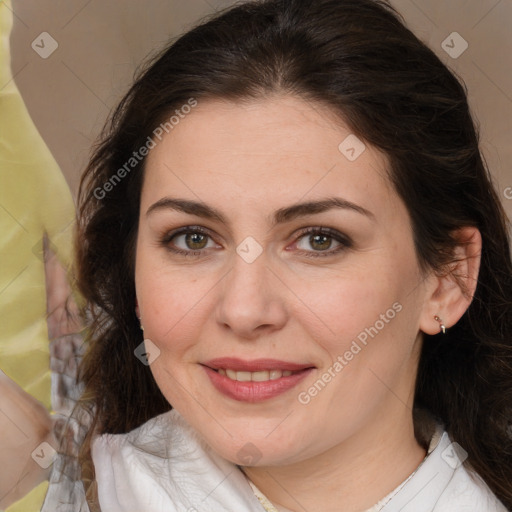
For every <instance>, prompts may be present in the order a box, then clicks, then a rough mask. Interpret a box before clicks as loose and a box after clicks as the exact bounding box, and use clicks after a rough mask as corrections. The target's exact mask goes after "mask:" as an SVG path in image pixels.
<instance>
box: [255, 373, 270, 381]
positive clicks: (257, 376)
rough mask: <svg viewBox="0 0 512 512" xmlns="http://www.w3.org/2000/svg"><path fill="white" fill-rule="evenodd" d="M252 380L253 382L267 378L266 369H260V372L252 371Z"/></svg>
mask: <svg viewBox="0 0 512 512" xmlns="http://www.w3.org/2000/svg"><path fill="white" fill-rule="evenodd" d="M251 377H252V380H253V381H255V382H263V381H265V380H269V372H268V371H262V372H252V375H251Z"/></svg>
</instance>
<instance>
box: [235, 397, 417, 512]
mask: <svg viewBox="0 0 512 512" xmlns="http://www.w3.org/2000/svg"><path fill="white" fill-rule="evenodd" d="M387 405H389V404H387ZM395 409H397V408H396V407H395ZM394 412H395V413H396V414H389V409H388V411H387V414H386V415H383V414H380V415H378V416H377V417H376V418H374V421H370V422H368V423H367V426H366V427H365V428H364V429H362V430H359V431H358V432H356V433H355V434H354V435H353V436H351V437H350V438H349V439H346V440H345V441H343V442H342V443H340V444H339V445H337V446H335V447H333V448H331V449H330V450H329V451H327V452H324V453H321V454H319V455H317V456H315V457H314V458H310V459H308V460H304V461H300V462H297V463H294V464H290V465H287V466H277V467H275V466H267V467H246V468H244V472H245V474H246V475H247V476H248V477H249V479H250V480H252V482H253V483H254V484H255V485H256V486H257V487H258V488H259V489H260V490H261V492H262V493H263V494H265V496H267V498H268V499H269V500H270V501H271V502H272V503H273V504H274V505H275V506H276V507H278V508H279V507H283V508H286V509H289V510H291V511H293V512H303V511H306V510H323V511H324V512H338V511H339V510H340V504H343V511H344V512H361V511H364V510H367V509H369V508H371V507H372V506H373V505H375V504H376V503H377V502H379V501H380V500H381V499H383V498H384V497H385V496H387V495H388V494H389V493H390V492H392V491H393V490H394V489H395V488H396V487H397V486H398V485H400V484H401V483H402V482H403V481H404V480H405V479H407V477H408V476H409V475H410V474H411V473H412V472H413V471H414V470H415V469H416V468H417V467H418V466H419V464H420V463H421V462H422V460H423V459H424V458H425V455H426V452H425V450H424V449H423V448H422V447H421V446H420V445H419V444H418V442H417V441H416V439H415V437H414V426H413V421H412V414H411V411H410V410H409V409H406V408H405V407H403V404H401V411H396V410H395V411H394ZM400 413H401V414H400ZM397 414H398V416H397ZM384 418H388V419H389V420H388V421H387V423H386V424H383V419H384Z"/></svg>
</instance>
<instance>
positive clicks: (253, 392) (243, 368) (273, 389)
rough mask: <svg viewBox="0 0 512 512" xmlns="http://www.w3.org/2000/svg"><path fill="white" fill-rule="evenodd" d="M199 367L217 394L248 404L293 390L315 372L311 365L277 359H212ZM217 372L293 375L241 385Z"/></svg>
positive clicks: (246, 382)
mask: <svg viewBox="0 0 512 512" xmlns="http://www.w3.org/2000/svg"><path fill="white" fill-rule="evenodd" d="M202 366H203V368H204V369H205V371H206V374H207V375H208V377H209V378H210V381H211V383H212V384H213V386H214V387H215V388H216V389H217V391H219V392H221V393H222V394H224V395H226V396H228V397H229V398H232V399H234V400H238V401H241V402H249V403H256V402H262V401H264V400H269V399H270V398H274V397H275V396H278V395H280V394H282V393H284V392H286V391H288V390H289V389H292V388H293V387H295V386H296V385H297V384H298V383H299V382H300V381H302V380H303V379H304V378H305V377H306V376H307V375H309V373H310V372H312V371H313V369H314V367H313V365H312V364H301V363H291V362H287V361H279V360H277V359H255V360H252V361H244V360H242V359H237V358H232V357H224V358H218V359H212V360H210V361H206V362H205V363H203V364H202ZM219 369H223V370H226V369H229V370H234V371H240V372H258V371H265V370H282V371H289V372H293V373H292V374H291V375H287V376H282V377H279V378H277V379H275V380H267V381H261V382H257V381H245V382H243V381H238V380H232V379H230V378H229V377H227V376H226V375H222V374H220V373H219V372H218V371H217V370H219Z"/></svg>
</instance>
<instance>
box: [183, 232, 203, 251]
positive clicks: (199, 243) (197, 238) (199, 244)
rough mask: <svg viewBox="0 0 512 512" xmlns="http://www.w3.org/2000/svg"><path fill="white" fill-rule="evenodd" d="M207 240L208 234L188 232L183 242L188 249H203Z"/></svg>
mask: <svg viewBox="0 0 512 512" xmlns="http://www.w3.org/2000/svg"><path fill="white" fill-rule="evenodd" d="M207 242H208V236H207V235H203V234H202V233H191V234H190V233H189V234H186V235H185V244H186V245H187V247H188V248H189V249H195V250H197V249H204V248H205V247H206V244H207Z"/></svg>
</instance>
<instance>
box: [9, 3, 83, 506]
mask: <svg viewBox="0 0 512 512" xmlns="http://www.w3.org/2000/svg"><path fill="white" fill-rule="evenodd" d="M11 9H12V6H11V1H10V0H0V233H1V236H0V314H1V317H2V329H1V330H0V368H1V369H2V370H3V371H4V372H5V373H6V374H7V375H8V376H9V377H10V378H12V379H13V380H14V381H15V382H17V383H18V384H19V385H20V386H21V387H22V388H23V389H24V390H25V391H27V392H28V393H30V394H31V395H32V396H34V397H35V398H36V399H37V400H39V401H40V402H42V403H43V404H44V406H45V407H46V408H47V409H48V410H49V411H51V389H50V385H51V376H50V359H49V340H48V331H47V324H46V289H45V274H44V262H43V259H42V258H43V257H42V251H43V247H42V244H43V235H44V234H45V233H46V234H47V235H48V238H49V240H50V246H51V248H52V249H53V250H54V251H55V252H56V253H57V255H58V257H59V260H60V261H61V263H63V264H64V266H65V267H66V268H68V267H69V262H70V260H71V250H72V243H71V237H72V232H73V220H74V203H73V199H72V197H71V193H70V191H69V188H68V186H67V184H66V181H65V179H64V177H63V176H62V173H61V171H60V169H59V167H58V165H57V163H56V162H55V160H54V158H53V157H52V155H51V153H50V151H49V150H48V148H47V146H46V145H45V143H44V141H43V139H42V138H41V136H40V135H39V133H38V131H37V129H36V127H35V126H34V124H33V122H32V120H31V118H30V116H29V114H28V111H27V109H26V107H25V104H24V102H23V99H22V98H21V96H20V93H19V91H18V89H17V87H16V85H15V83H14V80H13V78H12V73H11V69H10V67H11V66H10V53H9V51H10V49H9V35H10V32H11V29H12V23H13V14H12V10H11ZM35 58H38V57H37V56H36V55H35ZM34 448H35V447H34ZM46 488H47V483H43V484H41V485H40V486H38V487H36V488H35V489H34V490H33V491H32V492H31V493H30V494H29V495H27V496H26V497H25V498H24V499H23V500H21V501H19V502H18V503H17V504H15V505H13V506H11V507H9V508H8V509H7V510H8V512H36V511H39V510H40V508H41V504H42V502H43V497H44V495H45V492H46Z"/></svg>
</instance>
